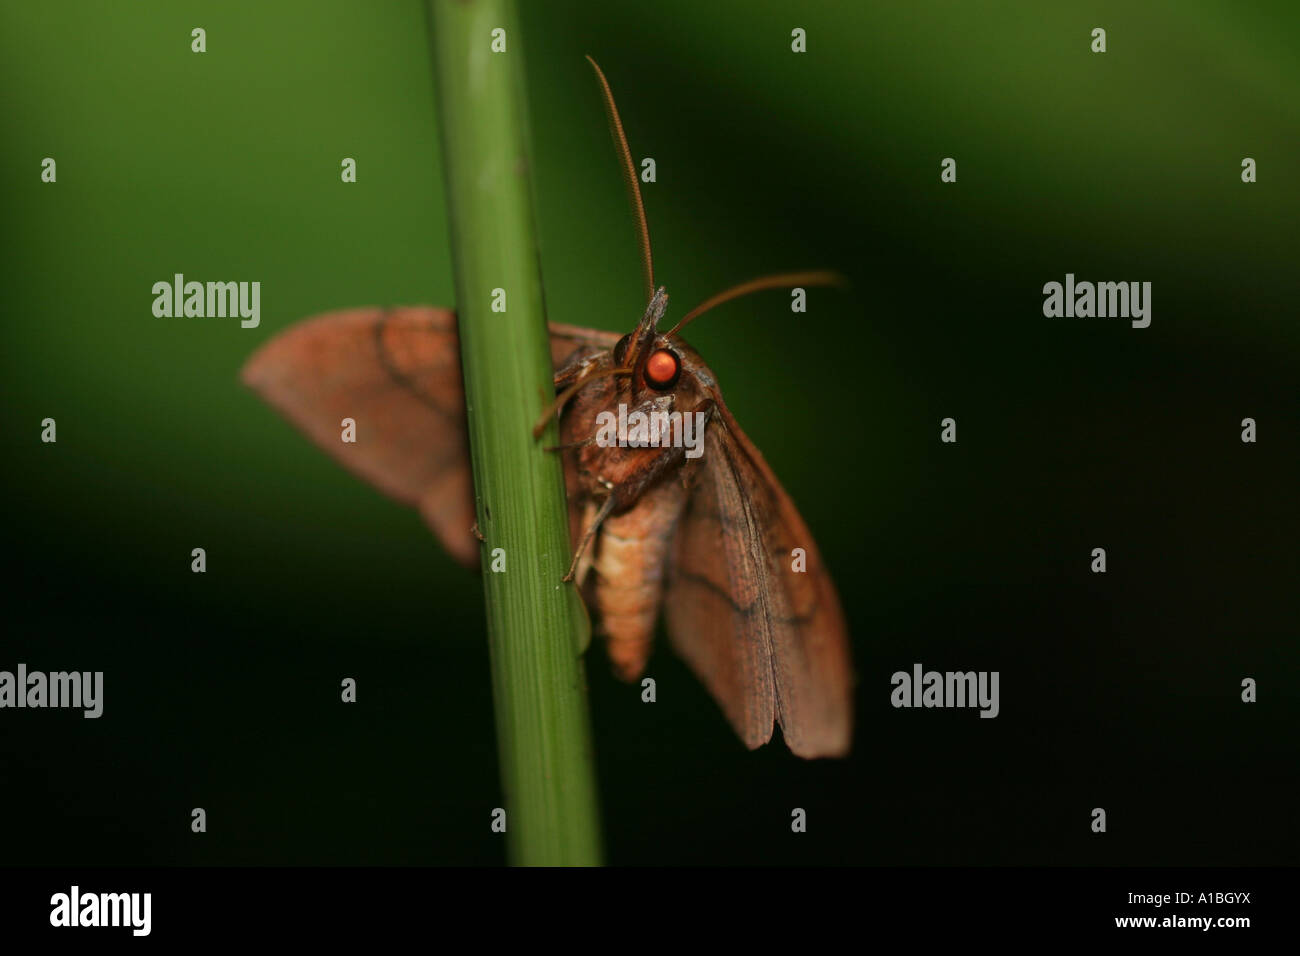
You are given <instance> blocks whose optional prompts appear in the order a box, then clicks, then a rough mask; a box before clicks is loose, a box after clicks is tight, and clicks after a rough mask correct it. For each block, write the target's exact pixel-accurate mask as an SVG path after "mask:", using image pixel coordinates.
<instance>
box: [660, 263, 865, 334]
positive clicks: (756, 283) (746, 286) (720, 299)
mask: <svg viewBox="0 0 1300 956" xmlns="http://www.w3.org/2000/svg"><path fill="white" fill-rule="evenodd" d="M848 284H849V280H848V279H846V278H844V276H842V275H840V274H839V273H838V272H825V271H823V272H782V273H780V274H779V275H773V276H761V277H760V278H757V279H750V280H749V281H748V282H742V283H741V284H740V285H733V286H732V287H731V288H730V289H727V290H726V291H725V292H719V293H718V294H717V295H715V296H714V297H713V298H711V299H705V300H704V301H703V302H701V303H700V304H699V305H697V306H696V307H695V308H693V309H691V311H689V312H687V313H686V314H685V315H684V316H682V320H681V321H680V322H678V323H677V324H676V325H674V326H673V327H672V328H671V329H670V330H669V331H668V334H669V335H676V334H677V332H678V331H679V330H680V329H682V328H684V327H685V326H686V323H688V322H690V321H691V320H692V319H694V318H696V317H698V316H701V315H703V314H704V313H705V312H708V311H709V309H712V308H713V307H714V306H719V305H722V303H724V302H730V301H731V300H732V299H739V298H740V297H741V296H742V295H749V294H750V293H751V292H761V291H763V290H764V289H784V288H789V287H791V286H802V285H835V286H841V287H843V286H846V285H848Z"/></svg>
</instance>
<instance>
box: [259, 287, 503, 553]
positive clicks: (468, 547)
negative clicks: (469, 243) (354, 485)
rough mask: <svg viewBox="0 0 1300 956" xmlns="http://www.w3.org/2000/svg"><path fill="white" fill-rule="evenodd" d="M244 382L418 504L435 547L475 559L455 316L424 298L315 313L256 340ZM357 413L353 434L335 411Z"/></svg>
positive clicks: (372, 479) (357, 470)
mask: <svg viewBox="0 0 1300 956" xmlns="http://www.w3.org/2000/svg"><path fill="white" fill-rule="evenodd" d="M243 380H244V383H245V384H246V385H248V386H250V387H251V388H253V389H254V390H255V391H256V392H257V393H258V394H259V395H261V396H262V398H264V399H265V400H266V401H267V402H268V403H269V404H270V405H271V406H273V407H274V408H275V409H276V410H277V411H279V412H280V413H281V414H283V415H284V416H285V418H287V419H289V421H290V422H292V423H293V424H294V425H296V426H297V427H298V428H299V429H301V430H302V431H303V432H304V433H306V435H307V437H309V438H311V439H312V441H314V442H315V443H316V444H317V445H319V446H320V447H321V448H323V449H324V450H325V451H327V452H328V453H329V454H330V455H331V456H333V457H334V458H335V459H337V460H338V461H339V462H340V463H342V464H343V465H344V466H346V467H347V468H348V469H349V470H350V471H352V472H353V473H354V474H356V475H357V476H359V477H360V478H362V479H364V480H365V481H367V482H369V483H370V484H372V485H374V486H375V487H376V488H378V489H379V490H380V491H382V492H384V494H386V495H388V496H389V497H391V498H394V499H395V500H397V501H399V502H401V503H402V504H406V505H410V506H412V507H416V508H419V510H420V513H421V515H423V517H424V520H425V521H426V522H427V523H428V524H429V526H430V527H431V528H432V529H433V531H434V532H435V533H436V534H437V536H438V538H439V540H441V541H442V543H443V545H444V547H446V548H447V550H448V551H449V552H450V553H451V555H452V556H453V557H454V558H455V559H456V560H457V561H459V562H461V563H462V564H465V565H467V566H469V567H476V566H477V565H478V557H479V555H478V544H477V542H476V541H475V540H474V537H473V535H472V534H471V533H470V528H471V526H472V525H473V523H474V491H473V484H472V482H471V480H470V469H469V451H468V446H467V444H466V438H465V397H464V389H463V388H462V385H461V374H460V341H459V338H458V336H457V334H456V316H455V313H453V312H451V311H450V310H448V309H435V308H429V307H422V306H416V307H409V308H394V309H380V308H366V309H350V310H345V311H341V312H331V313H327V314H325V315H319V316H315V317H314V318H310V319H306V320H304V321H302V322H299V323H298V324H296V325H293V326H291V327H290V328H289V329H288V330H286V331H285V332H282V333H281V334H279V335H277V336H276V337H275V338H273V339H272V340H271V341H270V342H268V343H267V344H265V345H263V346H262V347H261V348H260V349H259V350H258V351H257V352H256V353H255V354H254V355H253V357H252V358H250V359H249V360H248V362H247V364H245V366H244V370H243ZM344 418H351V419H353V420H354V421H355V422H356V442H355V443H345V442H343V441H342V440H341V433H342V428H341V422H342V420H343V419H344Z"/></svg>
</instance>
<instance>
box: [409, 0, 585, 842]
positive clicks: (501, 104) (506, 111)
mask: <svg viewBox="0 0 1300 956" xmlns="http://www.w3.org/2000/svg"><path fill="white" fill-rule="evenodd" d="M429 7H430V9H431V11H432V17H431V20H430V29H431V32H432V42H433V59H434V72H435V77H436V81H437V105H438V124H439V129H440V133H441V139H442V157H443V166H444V170H445V176H446V185H447V201H448V209H449V212H450V218H451V232H452V236H451V238H452V257H453V263H454V267H455V273H456V305H457V311H458V315H459V321H460V347H461V362H462V365H463V367H464V372H465V405H466V408H467V409H468V413H469V439H470V452H471V455H472V457H473V463H474V488H475V492H476V498H477V515H478V526H479V529H480V531H481V532H482V534H483V536H484V538H485V539H486V540H485V541H484V543H483V571H484V574H483V579H484V591H485V593H486V601H487V624H488V640H489V644H490V647H491V657H492V686H493V693H494V697H495V700H496V718H497V736H498V748H499V753H500V761H501V777H502V783H503V785H504V787H505V808H504V809H505V810H506V821H507V829H506V833H507V839H508V841H509V850H510V859H511V862H513V863H516V864H524V865H564V864H579V865H583V864H598V863H600V856H601V850H600V822H599V808H598V805H597V802H596V781H595V771H594V768H593V762H592V752H591V728H590V726H589V723H588V716H587V700H586V675H585V672H584V670H583V664H582V657H581V648H582V646H583V645H584V644H585V642H586V636H587V627H588V625H587V619H586V614H585V611H584V610H583V608H582V603H581V601H580V599H579V598H578V596H577V594H576V593H575V591H574V589H573V587H572V585H568V584H561V583H560V579H561V578H562V577H563V576H564V574H565V572H566V571H567V570H568V566H569V559H570V552H569V526H568V517H567V513H566V507H565V498H564V477H563V471H562V466H561V462H560V460H559V457H558V456H557V455H554V454H548V453H546V452H544V451H543V450H542V449H543V446H545V445H553V444H556V443H557V439H556V434H555V432H556V429H555V426H554V424H552V425H550V426H549V431H548V433H547V434H546V435H544V436H543V437H542V440H541V441H535V440H534V439H533V436H532V425H533V423H534V422H535V421H536V419H537V417H538V416H539V415H540V414H541V412H542V408H543V406H544V403H545V402H546V401H547V400H548V399H549V397H550V396H553V395H554V388H553V387H552V384H551V382H552V366H551V354H550V345H549V339H548V336H547V330H546V316H545V313H544V310H543V306H542V279H541V274H540V272H539V267H538V258H537V243H536V234H535V227H534V222H533V200H532V194H531V192H530V187H529V163H528V149H527V145H528V122H527V110H526V104H525V100H524V70H523V62H522V56H521V53H522V49H521V48H522V46H523V44H522V42H521V41H522V37H521V34H520V32H519V27H518V20H517V18H516V16H515V10H514V5H513V3H512V2H510V0H429ZM498 28H500V29H504V30H505V31H506V32H505V43H506V50H505V52H503V53H498V52H493V50H492V43H493V30H496V29H498ZM497 289H503V290H504V291H505V311H504V312H499V311H493V301H494V290H497ZM498 548H499V549H502V551H496V549H498ZM502 558H503V559H504V562H505V570H504V571H502V572H494V571H493V570H492V568H493V564H494V560H495V561H496V564H497V566H498V567H499V566H500V561H501V560H502ZM487 825H488V816H487V814H486V811H485V814H484V817H483V826H485V827H486V826H487Z"/></svg>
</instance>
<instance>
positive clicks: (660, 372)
mask: <svg viewBox="0 0 1300 956" xmlns="http://www.w3.org/2000/svg"><path fill="white" fill-rule="evenodd" d="M681 374H682V361H681V359H679V358H678V357H677V355H676V354H675V353H674V352H673V351H672V349H659V350H658V351H656V352H654V353H652V354H651V356H650V358H649V359H648V360H647V361H646V363H645V380H646V384H647V385H649V386H650V387H651V388H653V389H655V390H656V391H659V392H666V391H668V389H670V388H672V387H673V386H674V385H676V384H677V379H678V377H679V376H680V375H681Z"/></svg>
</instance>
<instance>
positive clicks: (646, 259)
mask: <svg viewBox="0 0 1300 956" xmlns="http://www.w3.org/2000/svg"><path fill="white" fill-rule="evenodd" d="M587 62H588V63H590V64H591V68H592V69H593V70H595V71H596V79H597V81H599V83H600V94H601V97H602V98H603V99H604V101H605V118H606V119H608V120H609V135H610V138H611V139H613V140H614V149H615V150H617V152H618V158H619V162H620V163H621V164H622V166H623V184H624V185H625V186H626V187H627V201H628V204H629V205H630V206H631V207H632V215H633V216H634V217H635V218H636V228H637V242H638V243H639V244H640V246H641V279H642V281H644V283H645V300H646V301H647V302H649V301H650V299H651V298H652V297H653V296H654V291H655V266H654V259H653V258H652V257H651V255H650V227H649V226H647V225H646V221H645V206H644V205H643V204H642V202H641V184H640V182H639V181H638V180H637V175H636V167H635V166H634V165H632V151H631V150H630V149H628V146H627V137H626V136H625V135H624V134H623V121H622V120H621V119H619V116H618V107H617V106H615V105H614V93H613V91H612V90H611V89H610V88H609V81H608V80H607V79H605V74H604V73H602V72H601V69H600V66H599V65H598V64H597V63H596V61H595V60H593V59H592V58H591V57H590V56H588V57H587Z"/></svg>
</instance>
